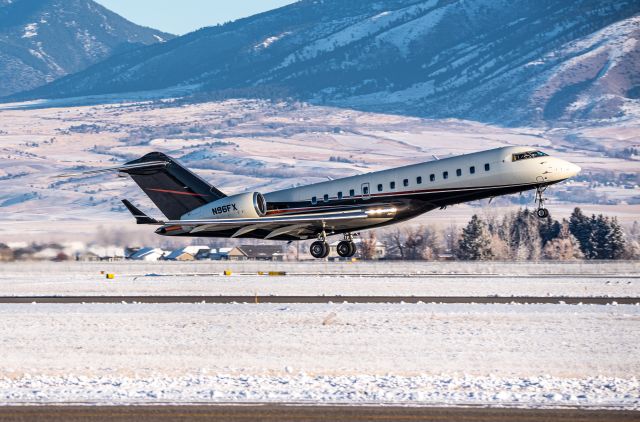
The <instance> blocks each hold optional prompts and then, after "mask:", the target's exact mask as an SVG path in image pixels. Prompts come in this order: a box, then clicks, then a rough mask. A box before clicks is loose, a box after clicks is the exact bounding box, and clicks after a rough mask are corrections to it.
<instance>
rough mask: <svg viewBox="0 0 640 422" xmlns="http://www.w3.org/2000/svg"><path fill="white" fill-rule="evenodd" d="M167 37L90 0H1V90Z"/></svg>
mask: <svg viewBox="0 0 640 422" xmlns="http://www.w3.org/2000/svg"><path fill="white" fill-rule="evenodd" d="M171 38H173V36H172V35H170V34H165V33H163V32H160V31H156V30H154V29H150V28H145V27H141V26H138V25H135V24H133V23H131V22H129V21H127V20H126V19H124V18H122V17H121V16H119V15H117V14H115V13H113V12H111V11H109V10H107V9H105V8H104V7H102V6H100V5H99V4H97V3H95V2H93V1H91V0H0V81H2V83H1V84H0V96H2V95H9V94H12V93H16V92H20V91H24V90H28V89H33V88H35V87H38V86H41V85H44V84H46V83H48V82H51V81H53V80H55V79H57V78H59V77H61V76H65V75H67V74H69V73H74V72H78V71H80V70H83V69H86V68H87V67H88V66H90V65H92V64H94V63H97V62H99V61H101V60H103V59H105V58H107V57H109V56H111V55H112V54H115V53H117V52H121V51H126V50H127V49H131V48H136V47H140V46H142V45H147V44H154V43H158V42H161V41H165V40H168V39H171Z"/></svg>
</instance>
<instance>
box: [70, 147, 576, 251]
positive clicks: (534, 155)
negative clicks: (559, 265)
mask: <svg viewBox="0 0 640 422" xmlns="http://www.w3.org/2000/svg"><path fill="white" fill-rule="evenodd" d="M108 171H118V172H122V173H126V174H128V175H130V176H131V178H132V179H133V180H134V181H135V182H136V183H137V184H138V185H139V186H140V188H142V190H143V191H144V192H145V194H147V195H148V196H149V198H150V199H151V200H152V201H153V202H154V203H155V205H156V206H157V207H158V208H159V209H160V211H162V213H163V214H164V215H165V217H166V220H162V221H160V220H156V219H153V218H150V217H149V216H147V215H146V214H144V213H143V212H141V211H140V210H139V209H138V208H136V207H135V206H133V205H132V204H131V203H130V202H129V201H127V200H123V201H122V202H123V203H124V204H125V206H126V207H127V208H128V209H129V211H131V213H132V214H133V215H134V217H135V218H136V220H137V223H138V224H149V225H156V226H160V227H159V228H158V229H157V230H156V233H157V234H160V235H164V236H200V237H226V238H257V239H273V240H284V241H295V240H305V239H317V240H316V241H315V242H313V244H312V245H311V255H313V256H314V257H315V258H325V257H326V256H328V254H329V246H328V244H327V241H326V239H327V236H330V235H336V234H343V235H344V240H342V241H341V242H340V243H339V244H338V247H337V252H338V254H339V255H340V256H342V257H350V256H353V255H354V254H355V252H356V247H355V244H354V242H353V234H354V233H356V232H358V231H361V230H366V229H372V228H374V227H381V226H385V225H389V224H394V223H398V222H401V221H405V220H408V219H410V218H413V217H416V216H418V215H420V214H423V213H426V212H428V211H431V210H433V209H436V208H444V207H447V206H450V205H454V204H459V203H461V202H467V201H475V200H478V199H482V198H491V197H495V196H499V195H508V194H512V193H516V192H522V191H526V190H530V189H535V190H536V202H537V204H538V209H537V215H538V216H539V217H540V218H545V217H547V216H548V214H549V213H548V211H547V210H546V209H545V208H544V197H543V193H544V190H545V189H546V187H547V186H549V185H551V184H554V183H558V182H561V181H563V180H566V179H568V178H570V177H573V176H575V175H576V174H578V173H579V172H580V167H578V166H577V165H575V164H572V163H570V162H568V161H565V160H562V159H559V158H555V157H551V156H549V155H547V154H546V153H544V152H542V151H539V150H536V149H535V148H528V147H504V148H497V149H492V150H488V151H482V152H477V153H473V154H465V155H460V156H457V157H452V158H446V159H442V160H435V161H429V162H426V163H421V164H414V165H410V166H405V167H399V168H393V169H389V170H383V171H377V172H372V173H366V174H362V175H358V176H351V177H345V178H342V179H336V180H331V181H327V182H321V183H315V184H312V185H308V186H301V187H297V188H291V189H285V190H280V191H275V192H269V193H265V194H262V193H260V192H246V193H241V194H238V195H232V196H227V195H225V194H224V193H222V192H221V191H220V190H218V189H217V188H215V187H213V186H212V185H210V184H209V183H207V182H206V181H204V180H203V179H201V178H200V177H198V176H196V175H195V174H194V173H192V172H190V171H189V170H187V169H186V168H185V167H183V166H182V165H180V164H179V163H178V162H177V161H176V160H175V159H173V158H171V157H169V156H167V155H165V154H162V153H160V152H152V153H149V154H147V155H145V156H144V157H142V158H139V159H137V160H134V161H130V162H128V163H126V164H124V165H121V166H117V167H111V168H107V169H100V170H92V171H88V172H83V173H80V174H96V173H102V172H108ZM77 175H78V174H72V175H65V176H77Z"/></svg>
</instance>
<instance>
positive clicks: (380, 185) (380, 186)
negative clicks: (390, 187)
mask: <svg viewBox="0 0 640 422" xmlns="http://www.w3.org/2000/svg"><path fill="white" fill-rule="evenodd" d="M378 192H382V183H380V184H379V185H378Z"/></svg>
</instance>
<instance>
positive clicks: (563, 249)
mask: <svg viewBox="0 0 640 422" xmlns="http://www.w3.org/2000/svg"><path fill="white" fill-rule="evenodd" d="M542 252H543V254H542V256H543V258H545V259H552V260H557V261H570V260H574V259H581V258H584V255H583V254H582V251H581V250H580V243H579V242H578V239H576V238H575V237H574V236H573V235H572V234H571V231H570V230H569V222H568V221H566V220H565V221H563V222H562V225H561V227H560V233H559V234H558V237H556V238H554V239H551V240H550V241H548V242H547V244H546V245H545V246H544V249H543V251H542Z"/></svg>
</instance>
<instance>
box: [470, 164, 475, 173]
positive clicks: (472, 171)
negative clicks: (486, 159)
mask: <svg viewBox="0 0 640 422" xmlns="http://www.w3.org/2000/svg"><path fill="white" fill-rule="evenodd" d="M469 173H471V174H475V173H476V166H471V167H469Z"/></svg>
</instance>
